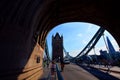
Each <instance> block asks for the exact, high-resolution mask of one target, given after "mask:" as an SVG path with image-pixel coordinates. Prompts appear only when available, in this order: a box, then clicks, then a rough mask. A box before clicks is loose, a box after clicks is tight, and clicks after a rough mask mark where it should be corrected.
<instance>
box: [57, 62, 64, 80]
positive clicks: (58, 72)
mask: <svg viewBox="0 0 120 80" xmlns="http://www.w3.org/2000/svg"><path fill="white" fill-rule="evenodd" d="M56 71H57V76H58V80H64V79H63V77H62V75H61V72H60V71H59V69H58V65H57V64H56Z"/></svg>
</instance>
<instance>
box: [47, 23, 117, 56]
mask: <svg viewBox="0 0 120 80" xmlns="http://www.w3.org/2000/svg"><path fill="white" fill-rule="evenodd" d="M99 27H100V26H98V25H95V24H90V23H83V22H71V23H64V24H60V25H58V26H56V27H54V28H53V29H52V30H51V31H50V32H49V33H48V35H47V37H46V39H47V43H48V48H49V53H50V55H51V52H52V45H51V43H52V35H55V34H56V33H57V32H58V33H59V34H60V35H62V36H63V45H64V47H65V49H66V51H68V52H69V54H70V55H71V56H73V57H74V56H76V55H77V54H78V53H80V51H81V50H82V49H83V48H84V47H85V46H86V45H87V43H88V42H89V41H90V40H91V38H92V37H93V36H94V34H95V33H96V32H97V30H98V29H99ZM104 34H105V36H108V37H109V39H110V40H111V42H112V44H113V45H114V48H115V50H116V51H118V50H119V47H118V45H117V43H116V41H115V39H114V38H113V37H112V35H111V34H110V33H109V32H107V31H105V32H104ZM101 49H102V50H106V46H105V42H104V40H103V37H101V38H100V40H99V41H98V42H97V44H96V46H95V52H96V54H98V55H99V50H101ZM89 54H90V55H91V54H94V52H93V50H91V51H90V53H89Z"/></svg>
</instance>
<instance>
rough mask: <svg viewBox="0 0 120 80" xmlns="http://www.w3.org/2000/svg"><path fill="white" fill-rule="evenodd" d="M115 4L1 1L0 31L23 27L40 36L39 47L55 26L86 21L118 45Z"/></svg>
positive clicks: (81, 0)
mask: <svg viewBox="0 0 120 80" xmlns="http://www.w3.org/2000/svg"><path fill="white" fill-rule="evenodd" d="M118 3H119V2H117V1H113V0H11V1H9V0H1V1H0V6H1V7H0V10H1V12H0V29H3V31H4V30H5V29H6V27H5V25H9V24H10V25H11V24H14V25H19V29H22V28H24V30H25V31H27V32H28V33H30V34H31V36H32V35H34V36H36V35H40V44H41V45H42V46H44V42H45V38H46V35H47V34H48V32H49V31H50V30H51V29H52V28H54V27H55V26H56V25H59V24H61V23H65V22H89V23H93V24H96V25H99V26H101V27H104V28H105V29H106V30H107V31H109V32H110V33H111V34H112V36H114V38H115V39H116V41H117V42H118V44H120V38H118V37H120V34H118V33H119V29H118V28H119V26H120V18H119V17H120V16H119V4H118ZM13 28H15V27H13ZM27 32H26V35H27V34H28V33H27Z"/></svg>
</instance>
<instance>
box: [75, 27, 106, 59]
mask: <svg viewBox="0 0 120 80" xmlns="http://www.w3.org/2000/svg"><path fill="white" fill-rule="evenodd" d="M104 31H105V29H103V28H102V27H101V28H99V30H98V31H97V32H96V34H95V35H94V36H93V38H92V39H91V40H90V41H89V43H88V44H87V45H86V47H85V48H84V49H83V50H82V51H81V52H80V53H79V54H78V55H77V56H76V57H75V58H80V57H81V56H82V55H87V54H88V53H89V52H90V50H91V49H92V48H93V47H94V46H95V45H96V43H97V42H98V40H99V39H100V37H101V36H102V34H103V33H104Z"/></svg>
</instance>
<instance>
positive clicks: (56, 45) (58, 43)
mask: <svg viewBox="0 0 120 80" xmlns="http://www.w3.org/2000/svg"><path fill="white" fill-rule="evenodd" d="M59 59H61V60H63V36H60V35H59V33H58V32H57V33H56V35H55V36H52V60H56V61H58V60H59Z"/></svg>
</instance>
